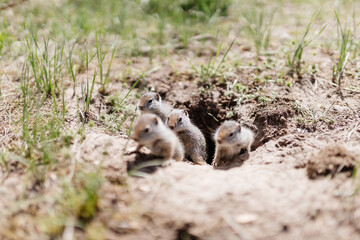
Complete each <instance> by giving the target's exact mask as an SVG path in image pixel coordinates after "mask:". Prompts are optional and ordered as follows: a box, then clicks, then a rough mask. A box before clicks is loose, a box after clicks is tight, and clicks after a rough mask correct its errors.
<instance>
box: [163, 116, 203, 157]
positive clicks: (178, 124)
mask: <svg viewBox="0 0 360 240" xmlns="http://www.w3.org/2000/svg"><path fill="white" fill-rule="evenodd" d="M166 123H167V125H168V126H169V127H170V129H171V130H173V131H174V132H175V133H176V135H177V136H178V137H179V138H180V141H181V143H182V144H183V146H184V150H185V155H189V156H190V158H191V160H192V161H193V162H194V163H197V164H206V158H207V154H206V141H205V137H204V135H203V134H202V132H201V131H200V129H199V128H197V127H196V126H195V125H194V124H192V123H191V121H190V118H189V114H188V112H187V111H186V110H183V109H174V110H172V111H171V113H170V115H169V117H168V118H167V120H166Z"/></svg>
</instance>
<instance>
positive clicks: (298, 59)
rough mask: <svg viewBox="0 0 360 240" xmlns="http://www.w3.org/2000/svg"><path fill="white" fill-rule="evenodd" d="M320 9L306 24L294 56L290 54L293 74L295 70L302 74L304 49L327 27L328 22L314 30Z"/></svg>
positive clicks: (289, 61)
mask: <svg viewBox="0 0 360 240" xmlns="http://www.w3.org/2000/svg"><path fill="white" fill-rule="evenodd" d="M319 13H320V11H317V12H315V13H314V14H313V16H312V17H311V20H310V22H309V23H308V25H307V26H306V29H305V31H304V33H303V35H302V37H301V39H300V40H299V41H298V43H297V45H296V49H295V52H294V54H293V56H292V57H290V55H288V66H289V68H290V70H289V74H290V75H293V73H294V72H296V73H297V75H298V77H299V76H301V65H302V60H303V52H304V49H305V48H306V47H307V46H308V45H309V44H310V43H311V42H312V41H313V40H315V39H316V38H317V37H318V36H319V35H320V34H321V33H322V32H323V31H324V29H325V27H326V24H325V25H324V26H323V27H322V28H321V29H320V30H319V31H318V32H317V33H315V32H314V31H313V23H314V21H315V20H316V18H317V17H318V15H319Z"/></svg>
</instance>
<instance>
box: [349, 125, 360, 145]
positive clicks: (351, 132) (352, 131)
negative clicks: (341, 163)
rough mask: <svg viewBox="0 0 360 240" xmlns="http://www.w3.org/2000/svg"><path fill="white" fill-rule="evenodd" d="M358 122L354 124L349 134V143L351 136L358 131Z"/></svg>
mask: <svg viewBox="0 0 360 240" xmlns="http://www.w3.org/2000/svg"><path fill="white" fill-rule="evenodd" d="M359 124H360V121H359V122H357V123H356V124H355V127H354V128H353V129H352V130H351V131H350V132H349V134H348V137H347V140H348V141H350V138H351V135H352V134H353V133H354V132H355V131H356V130H357V129H358V127H359Z"/></svg>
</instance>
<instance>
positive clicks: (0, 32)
mask: <svg viewBox="0 0 360 240" xmlns="http://www.w3.org/2000/svg"><path fill="white" fill-rule="evenodd" d="M13 39H14V36H13V35H12V34H11V33H10V31H9V24H8V22H7V21H6V20H2V22H0V52H2V50H3V49H4V48H5V47H6V46H9V45H10V44H11V43H12V41H13Z"/></svg>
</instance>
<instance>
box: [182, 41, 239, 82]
mask: <svg viewBox="0 0 360 240" xmlns="http://www.w3.org/2000/svg"><path fill="white" fill-rule="evenodd" d="M234 42H235V40H233V41H232V42H231V44H230V46H229V47H228V49H227V50H226V52H225V54H224V56H223V57H222V58H221V60H220V62H219V63H218V65H217V66H216V62H217V59H218V57H219V55H220V51H221V47H222V43H221V44H220V45H219V47H218V50H217V52H216V55H215V59H214V58H213V55H210V57H209V61H208V63H207V64H201V65H200V69H199V68H198V67H196V66H195V65H194V63H193V62H192V61H191V60H190V59H189V58H187V57H185V56H184V58H185V60H186V61H187V62H188V63H189V64H190V65H191V67H192V69H193V70H195V72H196V73H197V74H198V75H199V77H200V78H201V80H202V81H203V82H208V81H210V80H211V79H212V78H214V77H215V76H217V75H218V73H219V70H220V67H221V66H222V64H223V63H224V61H225V58H226V56H227V55H228V54H229V52H230V50H231V48H232V46H233V45H234Z"/></svg>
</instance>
